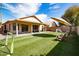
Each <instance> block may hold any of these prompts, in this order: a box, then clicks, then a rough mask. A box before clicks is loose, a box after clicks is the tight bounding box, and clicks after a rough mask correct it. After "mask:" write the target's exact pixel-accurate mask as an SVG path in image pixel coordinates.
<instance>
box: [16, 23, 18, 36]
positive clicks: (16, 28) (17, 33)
mask: <svg viewBox="0 0 79 59" xmlns="http://www.w3.org/2000/svg"><path fill="white" fill-rule="evenodd" d="M16 36H18V23H16Z"/></svg>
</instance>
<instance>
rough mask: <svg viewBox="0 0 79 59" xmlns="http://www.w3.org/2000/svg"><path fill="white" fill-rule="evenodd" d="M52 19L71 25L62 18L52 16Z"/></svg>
mask: <svg viewBox="0 0 79 59" xmlns="http://www.w3.org/2000/svg"><path fill="white" fill-rule="evenodd" d="M52 19H53V20H55V21H57V22H59V23H62V24H63V25H66V26H71V24H70V23H69V22H67V21H66V20H64V19H62V18H52Z"/></svg>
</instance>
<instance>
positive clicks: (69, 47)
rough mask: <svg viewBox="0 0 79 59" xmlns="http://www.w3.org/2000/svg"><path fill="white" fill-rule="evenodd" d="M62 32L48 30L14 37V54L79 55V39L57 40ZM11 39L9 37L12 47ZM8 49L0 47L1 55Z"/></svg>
mask: <svg viewBox="0 0 79 59" xmlns="http://www.w3.org/2000/svg"><path fill="white" fill-rule="evenodd" d="M59 34H61V33H56V32H46V33H40V34H33V35H27V36H21V37H17V38H15V39H14V53H13V54H12V55H13V56H46V55H47V56H52V55H53V56H54V55H55V56H59V55H61V56H63V55H79V47H78V45H79V40H78V38H75V39H76V40H75V39H74V38H71V39H70V40H66V41H57V40H55V39H56V35H59ZM10 42H11V39H9V43H8V44H9V46H8V47H9V48H10ZM8 52H9V51H8V49H7V48H4V47H0V55H6V54H7V53H8Z"/></svg>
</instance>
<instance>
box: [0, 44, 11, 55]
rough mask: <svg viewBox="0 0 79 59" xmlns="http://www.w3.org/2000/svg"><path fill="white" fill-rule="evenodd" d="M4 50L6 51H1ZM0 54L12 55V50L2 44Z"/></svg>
mask: <svg viewBox="0 0 79 59" xmlns="http://www.w3.org/2000/svg"><path fill="white" fill-rule="evenodd" d="M1 48H4V49H1ZM0 53H5V54H10V49H9V48H8V46H6V45H4V44H0Z"/></svg>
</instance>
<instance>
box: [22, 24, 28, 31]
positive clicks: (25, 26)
mask: <svg viewBox="0 0 79 59" xmlns="http://www.w3.org/2000/svg"><path fill="white" fill-rule="evenodd" d="M22 32H28V25H24V24H22Z"/></svg>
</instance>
